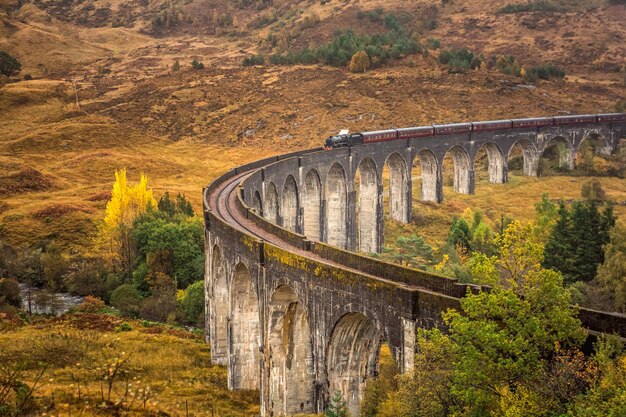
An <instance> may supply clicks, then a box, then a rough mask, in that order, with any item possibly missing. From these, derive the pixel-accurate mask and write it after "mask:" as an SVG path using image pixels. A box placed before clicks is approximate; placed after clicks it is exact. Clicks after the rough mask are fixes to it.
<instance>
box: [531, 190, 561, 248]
mask: <svg viewBox="0 0 626 417" xmlns="http://www.w3.org/2000/svg"><path fill="white" fill-rule="evenodd" d="M558 218H559V211H558V209H557V207H556V205H555V204H554V203H553V202H552V201H550V197H549V196H548V193H541V200H540V201H538V202H537V203H535V225H536V226H535V235H536V236H537V238H538V239H539V241H540V242H542V243H544V244H545V243H546V242H547V241H548V238H549V237H550V233H551V232H552V228H553V227H554V224H555V223H556V221H557V219H558Z"/></svg>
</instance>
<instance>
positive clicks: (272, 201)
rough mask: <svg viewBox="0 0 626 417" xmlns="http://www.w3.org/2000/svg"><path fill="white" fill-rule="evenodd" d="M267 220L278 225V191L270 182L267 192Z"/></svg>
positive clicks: (265, 205)
mask: <svg viewBox="0 0 626 417" xmlns="http://www.w3.org/2000/svg"><path fill="white" fill-rule="evenodd" d="M263 206H264V207H265V213H264V215H265V218H266V219H267V220H269V221H270V222H272V223H275V224H278V212H279V211H278V191H277V190H276V186H275V185H274V183H273V182H270V183H269V185H268V186H267V189H266V190H265V204H264V205H263Z"/></svg>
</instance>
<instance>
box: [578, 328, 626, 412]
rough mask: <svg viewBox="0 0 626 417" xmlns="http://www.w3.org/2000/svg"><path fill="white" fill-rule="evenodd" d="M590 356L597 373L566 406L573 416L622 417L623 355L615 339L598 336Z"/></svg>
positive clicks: (625, 394)
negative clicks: (583, 389)
mask: <svg viewBox="0 0 626 417" xmlns="http://www.w3.org/2000/svg"><path fill="white" fill-rule="evenodd" d="M593 360H594V362H595V364H596V366H597V369H598V377H597V378H596V379H595V381H594V384H593V385H592V386H591V387H590V389H589V390H588V391H587V392H586V393H585V394H584V395H580V396H578V397H577V398H576V401H574V402H573V404H571V405H570V407H569V413H568V415H569V416H573V417H605V416H607V417H621V416H624V415H626V355H624V352H623V346H622V344H621V343H618V342H617V341H615V340H610V339H606V338H601V339H600V341H599V343H598V344H596V346H595V354H594V356H593Z"/></svg>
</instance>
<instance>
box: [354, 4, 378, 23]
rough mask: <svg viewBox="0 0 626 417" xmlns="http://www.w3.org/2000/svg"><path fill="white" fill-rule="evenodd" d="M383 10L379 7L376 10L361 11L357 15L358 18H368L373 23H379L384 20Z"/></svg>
mask: <svg viewBox="0 0 626 417" xmlns="http://www.w3.org/2000/svg"><path fill="white" fill-rule="evenodd" d="M383 12H384V10H383V8H382V7H377V8H375V9H374V10H368V11H362V10H359V11H358V12H357V13H356V17H357V18H359V19H365V18H367V19H368V20H369V21H370V22H372V23H379V22H381V21H382V20H383Z"/></svg>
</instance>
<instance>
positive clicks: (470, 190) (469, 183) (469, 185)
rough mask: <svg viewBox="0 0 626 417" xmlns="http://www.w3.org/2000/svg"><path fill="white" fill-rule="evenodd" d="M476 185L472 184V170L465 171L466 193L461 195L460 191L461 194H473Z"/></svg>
mask: <svg viewBox="0 0 626 417" xmlns="http://www.w3.org/2000/svg"><path fill="white" fill-rule="evenodd" d="M475 186H476V183H475V182H474V168H473V167H472V168H470V169H469V170H468V171H467V188H466V191H467V192H466V193H463V191H461V192H462V193H463V194H474V189H475Z"/></svg>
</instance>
